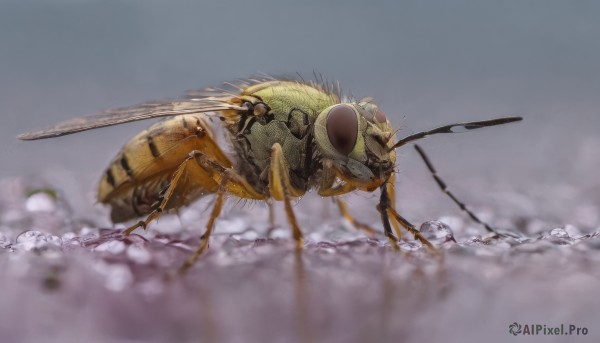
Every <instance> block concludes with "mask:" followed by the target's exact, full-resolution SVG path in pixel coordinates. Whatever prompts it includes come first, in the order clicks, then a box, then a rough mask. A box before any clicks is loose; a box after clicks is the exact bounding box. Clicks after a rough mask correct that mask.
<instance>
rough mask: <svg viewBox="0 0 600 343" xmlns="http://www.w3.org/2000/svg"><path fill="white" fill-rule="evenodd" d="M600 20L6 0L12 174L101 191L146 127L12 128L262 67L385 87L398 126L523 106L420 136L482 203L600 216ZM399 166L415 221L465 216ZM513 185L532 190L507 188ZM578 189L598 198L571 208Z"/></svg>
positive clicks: (533, 5) (425, 6)
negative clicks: (51, 134) (34, 138)
mask: <svg viewBox="0 0 600 343" xmlns="http://www.w3.org/2000/svg"><path fill="white" fill-rule="evenodd" d="M599 14H600V4H599V3H598V2H594V1H577V2H569V3H566V2H564V1H548V0H540V1H527V2H523V1H502V2H481V1H452V3H451V4H450V3H449V2H447V1H401V2H400V1H381V2H379V3H377V4H375V3H370V2H369V3H368V2H366V1H330V2H327V3H325V2H322V1H301V2H298V1H281V0H278V1H269V0H264V1H252V2H248V1H230V0H224V1H214V2H210V1H169V2H160V1H148V0H144V1H91V0H90V1H85V0H59V1H52V2H51V3H50V2H48V1H42V0H39V1H33V0H18V1H16V0H15V1H12V0H3V1H2V3H1V5H0V42H1V48H0V113H1V116H2V117H1V118H2V125H1V126H0V146H2V148H1V150H0V177H1V178H5V177H16V176H24V175H45V178H47V179H49V180H48V182H50V183H51V184H58V185H60V183H61V182H64V180H60V179H64V175H65V173H66V174H67V175H71V176H72V177H70V178H68V179H69V181H70V182H72V181H73V180H76V181H77V184H79V185H82V186H81V187H83V188H84V190H85V191H87V192H89V193H90V194H92V195H93V191H94V189H95V187H96V185H95V183H96V180H97V179H98V177H99V175H100V174H101V173H102V171H103V169H104V168H105V167H106V165H107V163H108V161H109V160H110V159H111V158H112V157H113V156H114V154H115V153H116V152H117V150H118V149H119V148H120V147H121V146H122V145H123V144H124V143H125V142H126V141H127V140H128V139H129V138H130V137H131V136H133V135H134V134H135V133H137V132H138V131H139V130H141V129H142V128H145V127H146V126H148V125H149V124H150V123H149V122H141V123H135V124H128V125H122V126H118V127H112V128H107V129H102V130H96V131H91V132H86V133H84V134H78V135H73V136H68V137H64V138H60V139H52V140H46V141H38V142H20V141H17V140H16V139H15V136H16V135H17V134H18V133H22V132H25V131H29V130H32V129H39V128H43V127H46V126H48V125H50V124H53V123H55V122H57V121H60V120H64V119H69V118H72V117H76V116H82V115H86V114H90V113H94V112H96V111H99V110H102V109H106V108H111V107H119V106H125V105H130V104H134V103H137V102H141V101H144V100H149V99H160V98H166V97H177V96H178V95H180V94H182V93H183V92H184V91H185V90H188V89H194V88H200V87H204V86H208V85H219V84H220V83H221V82H223V81H230V80H234V79H236V78H242V77H247V76H251V75H252V74H254V73H256V72H264V73H268V74H272V75H281V74H288V75H293V74H294V73H296V72H299V73H301V74H302V75H304V76H305V77H311V75H312V72H313V71H318V72H320V73H323V74H324V75H325V76H327V77H328V78H330V79H334V80H339V81H340V82H341V84H342V86H343V88H344V89H345V90H348V91H350V92H352V94H354V95H356V96H358V97H362V96H372V97H374V98H375V99H376V101H378V102H379V103H380V104H381V107H382V109H383V110H384V111H385V112H386V113H387V114H388V116H389V117H390V118H391V120H392V122H393V124H394V125H396V126H398V127H400V128H402V130H401V131H400V134H399V136H404V135H407V134H409V133H412V132H416V131H420V130H423V129H430V128H433V127H436V126H439V125H442V124H447V123H452V122H456V121H463V120H479V119H488V118H493V117H498V116H504V115H510V114H520V115H523V116H524V117H525V121H523V122H521V123H518V124H513V125H507V126H505V127H497V128H492V129H486V130H481V131H478V132H473V133H468V134H457V135H446V136H438V137H435V138H431V139H428V140H427V141H425V142H423V143H422V145H423V147H424V148H425V149H426V151H427V152H428V153H429V154H430V155H431V158H432V159H433V161H434V163H435V164H436V166H437V168H438V169H439V170H440V173H441V175H442V176H444V177H445V179H446V181H447V182H448V183H449V184H450V186H451V188H452V189H454V191H455V192H456V193H457V194H459V196H460V197H461V198H463V199H464V200H465V201H467V202H468V203H471V204H472V205H473V206H475V207H477V206H479V204H483V205H484V206H485V205H489V206H492V207H493V208H495V209H497V210H498V211H500V212H501V213H503V215H509V216H513V215H514V213H511V211H522V212H523V213H521V214H518V213H517V214H518V215H539V216H545V217H546V219H547V220H551V221H553V222H555V223H556V224H557V225H558V224H564V223H565V222H572V223H573V222H575V223H576V224H581V225H583V226H585V227H594V226H595V225H597V224H598V218H597V215H595V214H594V213H592V212H593V211H591V210H590V207H589V206H590V205H589V204H590V202H591V203H593V202H596V204H597V201H598V197H597V196H596V195H595V194H597V193H598V192H597V191H598V189H599V187H598V184H599V183H598V178H597V176H596V173H597V171H596V170H597V167H598V165H599V163H598V160H599V157H600V152H598V151H597V147H598V146H599V144H600V135H598V128H600V116H599V115H598V108H599V105H600V97H599V96H598V94H600V68H599V67H598V61H600V45H598V37H599V34H600V21H598V15H599ZM398 162H399V167H400V176H399V178H398V182H399V187H400V190H399V198H400V200H401V205H402V206H404V207H405V208H406V210H407V211H408V212H407V213H409V214H407V216H408V217H410V218H411V219H413V220H415V221H423V220H426V219H434V218H437V217H438V216H440V215H442V214H444V213H447V212H452V213H456V212H457V211H458V210H456V209H455V208H454V207H453V206H454V205H452V204H451V203H450V201H449V200H448V199H446V198H444V196H443V195H442V194H441V193H440V192H439V191H438V189H437V188H436V186H435V184H434V182H433V181H432V180H431V179H430V178H429V175H428V174H427V172H426V169H425V168H424V166H423V164H422V162H421V161H420V160H419V159H418V157H417V155H416V153H415V151H414V150H413V149H412V148H410V147H407V148H405V149H403V150H401V151H400V155H399V161H398ZM52 175H54V176H52ZM57 175H59V176H57ZM61 175H62V176H61ZM61 187H63V188H68V187H67V186H64V185H63V186H61ZM590 187H595V188H590ZM506 188H510V189H518V190H519V194H522V196H523V197H522V198H519V199H517V198H514V197H513V198H512V200H510V201H507V200H506V199H504V200H502V201H499V200H498V201H496V200H494V199H495V197H497V194H500V193H502V191H503V189H506ZM365 197H368V195H365ZM88 198H89V200H88V202H90V203H91V202H93V196H89V197H88ZM574 198H577V199H580V200H581V201H582V202H583V203H585V204H587V205H584V206H583V207H581V206H579V207H574V205H573V201H572V200H573V199H574ZM532 199H533V200H532ZM540 201H541V203H540ZM74 202H75V203H79V201H74ZM524 203H526V204H525V205H524ZM532 203H533V204H532ZM424 204H427V205H428V206H423V205H424ZM535 204H537V205H535ZM540 204H541V205H540ZM75 206H78V204H75ZM586 206H587V207H586ZM507 213H508V214H507ZM577 221H582V223H578V222H577Z"/></svg>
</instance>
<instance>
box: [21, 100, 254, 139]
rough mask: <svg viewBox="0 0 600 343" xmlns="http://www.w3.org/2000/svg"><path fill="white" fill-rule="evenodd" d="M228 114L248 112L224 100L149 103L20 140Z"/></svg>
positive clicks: (75, 121) (70, 122)
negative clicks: (141, 122)
mask: <svg viewBox="0 0 600 343" xmlns="http://www.w3.org/2000/svg"><path fill="white" fill-rule="evenodd" d="M225 110H245V108H244V107H240V106H236V105H234V104H231V103H229V102H227V101H226V99H223V98H221V99H219V98H204V99H189V100H175V101H173V100H163V101H149V102H144V103H141V104H138V105H134V106H130V107H123V108H117V109H112V110H107V111H104V112H100V113H98V114H95V115H91V116H87V117H81V118H74V119H70V120H67V121H64V122H62V123H58V124H56V125H54V126H51V127H49V128H46V129H44V130H40V131H33V132H29V133H25V134H21V135H19V136H17V138H19V139H22V140H35V139H44V138H53V137H59V136H64V135H68V134H72V133H76V132H81V131H86V130H91V129H96V128H100V127H105V126H111V125H118V124H123V123H129V122H132V121H138V120H144V119H150V118H158V117H169V116H177V115H182V114H192V113H201V112H217V111H225Z"/></svg>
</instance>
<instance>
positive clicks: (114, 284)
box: [94, 261, 133, 292]
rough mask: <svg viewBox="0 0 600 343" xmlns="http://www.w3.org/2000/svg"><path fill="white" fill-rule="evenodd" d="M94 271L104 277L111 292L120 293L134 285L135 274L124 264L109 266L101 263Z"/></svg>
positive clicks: (96, 265)
mask: <svg viewBox="0 0 600 343" xmlns="http://www.w3.org/2000/svg"><path fill="white" fill-rule="evenodd" d="M94 269H95V270H96V271H97V272H98V273H100V274H102V275H103V276H104V278H105V279H104V280H105V282H104V286H105V287H106V288H107V289H108V290H111V291H114V292H119V291H122V290H124V289H125V288H126V287H128V286H130V285H131V284H132V283H133V274H132V273H131V270H129V267H127V266H126V265H124V264H108V263H106V262H103V261H100V262H98V263H96V264H95V265H94Z"/></svg>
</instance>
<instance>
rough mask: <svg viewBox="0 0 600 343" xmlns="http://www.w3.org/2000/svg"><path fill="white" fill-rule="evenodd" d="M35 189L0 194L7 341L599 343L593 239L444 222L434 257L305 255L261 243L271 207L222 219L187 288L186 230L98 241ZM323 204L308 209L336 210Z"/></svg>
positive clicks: (325, 230) (412, 253)
mask: <svg viewBox="0 0 600 343" xmlns="http://www.w3.org/2000/svg"><path fill="white" fill-rule="evenodd" d="M28 182H29V181H27V180H8V181H3V184H2V186H3V187H2V189H3V190H2V192H3V194H2V195H3V196H2V199H11V200H10V201H6V200H5V201H3V202H0V206H1V207H0V214H1V217H0V220H1V222H0V223H1V224H0V318H2V320H0V333H1V337H0V341H1V342H198V341H202V342H309V341H315V342H317V341H318V342H367V341H368V342H406V341H410V342H474V341H492V342H510V341H513V340H514V341H517V340H519V341H521V340H528V341H540V342H563V341H566V340H569V341H573V342H594V341H597V340H598V338H599V337H600V333H599V332H600V327H599V325H598V319H599V317H598V313H599V310H598V309H599V308H600V297H599V296H598V289H600V253H599V251H598V250H599V249H600V239H599V237H598V236H600V234H599V233H598V232H596V230H593V229H592V230H582V229H580V228H578V227H575V226H572V225H567V226H563V227H552V226H550V225H549V224H546V223H544V222H540V221H523V220H522V219H521V220H520V221H519V222H518V223H517V221H516V220H515V223H516V224H515V225H514V227H515V229H514V230H513V231H514V232H513V235H514V237H511V238H502V239H496V238H493V237H491V236H490V235H485V234H484V231H483V229H482V228H480V227H477V226H476V225H473V224H471V223H470V222H468V221H464V220H463V219H462V218H461V217H459V216H457V217H447V218H444V222H446V223H448V224H449V225H451V226H452V228H451V227H450V226H447V225H446V224H442V223H441V222H437V221H431V222H426V223H425V224H424V225H423V226H421V230H422V231H423V232H424V234H425V235H426V236H427V237H429V238H430V240H431V241H432V242H433V243H434V244H435V245H436V246H437V249H438V251H439V252H440V253H441V257H440V256H438V255H436V254H434V253H432V252H431V251H429V250H428V249H426V248H424V247H422V246H421V244H419V243H417V242H415V241H413V240H412V239H410V237H407V239H406V240H403V241H402V242H401V243H400V244H399V248H398V249H393V248H392V247H390V245H389V243H388V242H387V241H386V240H385V239H384V238H383V237H374V238H367V237H366V236H365V235H364V234H362V233H360V232H356V231H355V230H353V229H352V228H351V227H349V226H348V225H347V223H345V222H343V221H342V220H340V219H339V217H336V216H331V217H330V218H329V219H323V220H322V221H321V223H320V224H318V225H316V224H315V227H316V229H315V230H308V229H306V230H305V232H306V236H307V243H306V246H305V249H304V251H303V252H302V254H297V253H296V252H295V250H294V249H293V244H292V241H291V239H290V238H289V233H288V230H287V228H286V227H282V228H279V229H276V230H274V231H273V232H272V234H271V237H272V238H267V236H266V228H267V224H266V222H265V220H264V218H266V216H265V215H266V210H265V209H264V208H262V207H261V206H259V205H255V206H252V207H249V208H248V207H246V208H243V210H235V208H234V209H233V210H232V209H231V208H229V211H227V212H228V214H226V215H225V216H224V217H223V218H222V219H221V220H219V221H218V224H217V229H216V234H215V236H214V237H213V239H212V240H211V246H210V249H209V251H208V253H207V254H206V255H204V256H203V257H202V258H201V259H200V261H199V262H198V263H197V264H196V265H195V266H194V268H193V269H191V270H190V271H189V273H188V274H186V275H185V276H183V277H179V276H177V275H176V274H175V271H176V269H177V267H178V266H179V265H181V263H182V261H183V260H184V259H185V258H186V257H187V256H188V255H189V253H190V252H191V251H192V250H193V249H195V247H196V245H197V242H198V232H197V231H181V230H178V229H177V228H179V227H181V224H180V223H179V220H178V219H177V218H176V217H175V216H171V217H165V218H163V219H161V220H160V221H159V222H158V223H157V224H156V225H154V226H152V229H151V230H149V231H148V232H141V235H137V234H136V235H132V236H130V237H123V236H122V235H121V234H120V233H119V230H115V229H98V228H96V227H94V226H93V225H92V224H91V223H90V222H94V221H95V220H96V218H94V217H93V216H92V215H91V217H90V218H88V220H87V221H89V222H86V220H80V219H75V218H78V217H77V215H75V214H73V213H72V212H73V211H72V210H70V209H69V206H68V205H67V203H66V202H65V201H64V199H63V198H61V196H60V194H59V195H58V197H57V198H56V197H55V196H56V195H55V194H54V193H53V192H50V191H48V190H45V191H44V190H42V191H41V192H39V191H40V190H39V189H38V192H37V193H35V194H33V195H27V191H28V190H29V191H31V189H30V188H28V187H27V186H26V185H27V184H28ZM315 199H316V198H315ZM320 201H321V205H314V206H322V204H323V203H327V201H326V200H320ZM308 202H310V201H308ZM317 203H319V201H317ZM209 206H210V201H206V202H203V203H202V202H201V203H200V204H198V205H196V206H195V209H190V210H188V211H184V212H183V213H182V215H181V222H182V223H183V225H184V226H185V227H188V226H198V227H202V225H203V223H204V222H203V219H202V217H205V216H206V214H207V212H208V211H207V210H206V208H207V207H209ZM309 206H310V205H309ZM329 207H330V208H329V210H331V209H333V207H332V206H329ZM310 209H311V207H308V210H310ZM302 210H304V211H306V210H307V208H304V209H300V210H299V212H302ZM102 216H104V214H98V217H102ZM261 217H262V220H261V219H260V218H261ZM299 217H300V220H301V222H306V221H307V219H306V218H305V217H306V216H304V215H302V213H300V214H299ZM372 219H373V223H374V225H375V226H377V223H376V217H373V218H372ZM204 220H205V219H204ZM191 223H193V225H191ZM482 234H483V235H482ZM513 323H517V324H518V325H521V333H522V332H523V330H526V329H525V328H524V326H525V325H526V324H527V325H530V324H534V325H546V326H547V327H551V326H552V327H554V326H560V325H561V324H564V325H565V330H567V329H568V328H569V325H575V326H577V327H579V328H585V329H586V330H587V335H583V334H582V333H581V334H580V335H578V336H577V335H575V336H554V335H545V336H544V335H542V333H540V334H539V335H537V336H525V337H520V336H519V337H513V335H511V334H510V333H509V326H510V325H511V324H513ZM517 329H518V326H517V325H516V324H515V326H514V330H517ZM580 332H581V331H580Z"/></svg>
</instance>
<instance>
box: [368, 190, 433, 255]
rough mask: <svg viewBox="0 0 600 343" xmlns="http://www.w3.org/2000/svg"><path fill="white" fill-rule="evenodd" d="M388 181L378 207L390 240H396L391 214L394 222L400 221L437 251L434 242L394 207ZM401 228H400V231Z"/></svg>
mask: <svg viewBox="0 0 600 343" xmlns="http://www.w3.org/2000/svg"><path fill="white" fill-rule="evenodd" d="M388 183H389V180H388V182H386V183H384V184H383V185H381V187H380V189H381V198H380V201H379V204H378V205H377V209H378V210H379V213H381V221H382V222H383V227H384V229H385V235H386V236H387V237H388V238H389V239H390V241H394V243H395V241H396V237H395V236H394V234H393V233H392V228H391V226H390V220H389V219H390V215H391V217H392V222H393V221H397V222H398V223H400V225H402V226H403V227H404V228H405V229H406V230H407V231H408V232H410V233H412V234H413V235H414V237H415V239H417V240H418V241H420V242H421V243H423V244H424V245H426V246H427V247H428V248H430V249H431V250H433V251H437V250H436V249H435V247H434V246H433V244H431V242H429V241H428V240H427V239H426V238H425V237H424V236H423V235H422V234H421V232H419V230H417V229H416V228H415V226H414V225H413V224H411V223H410V222H409V221H408V220H406V219H405V218H404V217H402V216H401V215H400V214H398V212H396V210H395V209H394V207H393V206H392V201H391V200H390V197H389V194H388V191H389V190H388V187H389V186H388ZM392 187H393V185H392ZM399 231H400V230H398V232H399Z"/></svg>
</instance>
